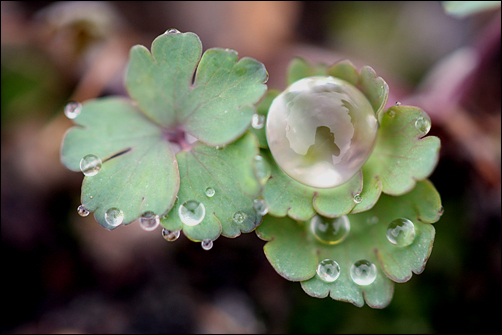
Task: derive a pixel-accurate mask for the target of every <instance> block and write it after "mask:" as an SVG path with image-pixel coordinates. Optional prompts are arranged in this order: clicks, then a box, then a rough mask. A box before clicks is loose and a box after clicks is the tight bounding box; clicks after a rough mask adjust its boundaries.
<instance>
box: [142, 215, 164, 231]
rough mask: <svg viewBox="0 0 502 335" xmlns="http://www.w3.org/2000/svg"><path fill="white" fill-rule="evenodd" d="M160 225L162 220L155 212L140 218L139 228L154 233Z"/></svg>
mask: <svg viewBox="0 0 502 335" xmlns="http://www.w3.org/2000/svg"><path fill="white" fill-rule="evenodd" d="M159 224H160V218H159V216H158V215H155V213H154V212H150V211H148V212H145V213H143V214H142V215H141V217H140V218H139V226H140V227H141V229H143V230H146V231H152V230H154V229H155V228H157V227H158V226H159Z"/></svg>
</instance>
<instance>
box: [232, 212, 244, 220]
mask: <svg viewBox="0 0 502 335" xmlns="http://www.w3.org/2000/svg"><path fill="white" fill-rule="evenodd" d="M246 217H247V215H246V214H245V213H242V212H236V213H235V214H234V217H233V220H234V221H235V222H236V223H243V222H244V220H246Z"/></svg>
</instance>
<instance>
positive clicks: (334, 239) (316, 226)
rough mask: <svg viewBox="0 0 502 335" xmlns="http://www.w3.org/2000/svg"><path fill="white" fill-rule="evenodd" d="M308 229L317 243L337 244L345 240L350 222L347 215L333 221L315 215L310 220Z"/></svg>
mask: <svg viewBox="0 0 502 335" xmlns="http://www.w3.org/2000/svg"><path fill="white" fill-rule="evenodd" d="M310 229H311V231H312V233H313V234H314V236H315V237H316V238H317V239H318V240H319V241H321V242H323V243H326V244H337V243H340V242H342V241H343V240H345V239H346V238H347V235H348V234H349V231H350V221H349V218H348V217H347V215H344V216H341V217H339V218H334V219H330V218H326V217H323V216H320V215H316V216H314V217H313V218H312V219H311V220H310Z"/></svg>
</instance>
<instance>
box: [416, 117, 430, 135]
mask: <svg viewBox="0 0 502 335" xmlns="http://www.w3.org/2000/svg"><path fill="white" fill-rule="evenodd" d="M415 128H417V130H418V131H419V132H421V133H422V135H427V133H428V132H429V130H431V121H430V120H429V119H428V118H424V117H423V116H419V117H418V118H417V119H416V121H415Z"/></svg>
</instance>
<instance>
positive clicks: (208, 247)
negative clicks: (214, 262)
mask: <svg viewBox="0 0 502 335" xmlns="http://www.w3.org/2000/svg"><path fill="white" fill-rule="evenodd" d="M200 245H201V246H202V249H204V250H211V248H212V247H213V241H211V240H203V241H202V242H200Z"/></svg>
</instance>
